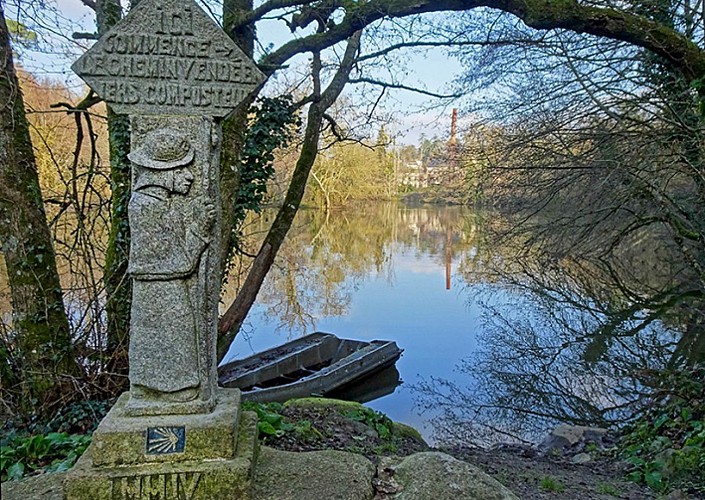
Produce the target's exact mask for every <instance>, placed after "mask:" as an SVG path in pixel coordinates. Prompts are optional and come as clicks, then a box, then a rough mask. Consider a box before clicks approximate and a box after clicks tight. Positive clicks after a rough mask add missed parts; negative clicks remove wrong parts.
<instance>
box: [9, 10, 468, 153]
mask: <svg viewBox="0 0 705 500" xmlns="http://www.w3.org/2000/svg"><path fill="white" fill-rule="evenodd" d="M18 4H19V5H22V6H27V5H31V3H27V2H22V1H21V0H8V1H7V3H6V5H7V6H6V7H5V9H6V14H7V16H8V17H9V18H13V17H15V15H14V13H15V12H16V11H17V7H16V5H18ZM49 5H51V3H49ZM54 5H55V6H56V13H52V12H51V11H50V10H48V9H46V10H43V11H41V12H40V13H38V16H37V17H39V18H40V19H41V20H42V21H44V24H45V29H43V30H41V34H42V37H43V38H44V41H46V42H47V45H49V42H50V41H51V42H52V44H51V45H53V46H57V45H58V47H59V48H58V49H55V50H53V51H52V53H41V52H34V51H29V50H24V51H20V53H21V57H22V59H21V60H22V64H23V66H24V67H25V68H26V69H27V70H29V71H31V72H33V73H35V74H37V75H46V76H48V77H51V78H55V79H58V80H60V81H62V82H64V83H66V84H68V85H69V86H71V87H72V88H74V89H76V90H77V91H79V92H80V89H81V87H82V82H81V81H80V80H78V78H77V77H75V75H74V74H73V72H72V71H71V69H70V65H71V63H72V62H73V61H74V60H75V59H76V58H77V57H78V56H79V55H80V54H81V52H82V51H83V50H84V48H85V47H87V46H89V45H90V43H91V42H89V41H85V40H83V41H74V40H72V39H71V38H70V33H71V32H73V31H81V32H93V31H94V26H95V24H94V22H95V21H94V16H93V12H92V11H91V9H89V8H88V7H86V6H85V5H83V3H82V2H81V1H80V0H54ZM57 24H61V25H62V26H64V31H65V32H66V33H68V36H66V35H63V36H61V35H60V34H59V33H58V31H57V30H55V29H53V28H51V27H50V26H52V25H57ZM258 36H259V39H260V41H261V42H262V46H265V47H266V46H267V45H268V44H269V43H270V42H271V43H273V44H274V46H275V47H278V46H280V45H281V44H282V43H283V42H284V41H287V40H289V39H290V38H291V34H290V33H288V30H287V29H286V28H285V27H284V26H283V25H282V23H275V22H274V21H269V22H263V23H260V24H258ZM82 47H83V48H82ZM404 57H405V58H406V59H407V61H408V66H409V68H411V69H412V70H413V71H411V74H410V76H409V77H408V79H407V80H406V81H405V82H404V83H406V84H408V85H411V86H415V85H422V86H425V87H426V88H427V89H428V90H432V91H436V92H440V93H443V92H444V91H446V92H447V91H448V87H447V85H448V83H449V82H450V81H451V80H452V79H453V78H454V77H455V76H456V74H458V73H459V72H460V70H461V67H460V64H459V63H458V62H457V61H456V60H455V59H451V58H449V57H447V56H446V55H445V54H444V52H443V51H442V50H440V49H437V50H433V51H429V52H428V53H427V54H423V53H412V54H410V55H406V54H405V56H404ZM301 60H302V61H303V59H301ZM349 87H350V86H349ZM354 90H355V89H353V88H351V89H350V92H348V95H350V96H354ZM375 92H376V91H375ZM368 93H369V91H368ZM375 95H376V93H375ZM387 95H388V96H389V97H388V99H387V100H386V102H385V107H386V112H387V113H386V114H388V115H390V116H392V117H393V119H394V123H391V124H388V125H386V126H385V129H386V130H387V132H388V133H389V134H390V135H393V136H396V142H397V144H418V143H419V141H420V138H421V137H422V136H426V137H433V136H438V137H439V138H441V139H447V137H448V134H449V130H450V116H451V110H452V107H453V106H455V105H457V103H456V104H453V103H446V104H445V105H441V106H437V107H434V108H432V109H427V108H428V106H429V104H430V103H431V100H430V99H429V98H428V97H427V96H424V95H421V94H417V93H413V92H408V91H402V90H391V91H389V92H388V93H387ZM352 98H353V99H354V97H352Z"/></svg>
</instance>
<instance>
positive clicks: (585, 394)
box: [229, 204, 680, 440]
mask: <svg viewBox="0 0 705 500" xmlns="http://www.w3.org/2000/svg"><path fill="white" fill-rule="evenodd" d="M484 219H485V218H483V217H482V216H481V215H480V214H477V213H475V212H473V211H471V210H470V209H466V208H461V207H422V208H407V207H404V206H401V205H393V204H386V205H367V206H365V207H362V208H355V209H347V210H345V211H342V212H334V213H331V214H329V215H328V216H326V214H323V213H321V212H317V211H303V212H302V213H301V214H300V217H299V219H298V220H297V222H296V228H295V229H294V230H293V231H292V234H291V237H290V238H289V240H288V242H287V243H286V245H285V247H284V248H283V249H282V251H281V253H280V256H279V260H278V262H277V264H276V269H275V270H274V271H273V272H272V274H271V275H270V276H269V277H268V278H267V282H266V284H265V287H264V289H263V290H262V292H261V293H260V296H259V298H258V303H257V305H256V307H255V308H254V310H253V311H252V313H251V314H250V317H249V319H248V324H247V325H246V327H245V329H244V330H245V331H244V332H243V333H242V334H241V335H240V336H239V337H238V338H237V339H236V340H235V342H234V343H233V345H232V347H231V349H230V352H229V358H239V357H245V356H248V355H250V354H252V353H253V352H257V351H260V350H263V349H266V348H269V347H272V346H275V345H278V344H281V343H283V342H286V341H287V340H289V339H292V338H295V337H298V336H301V335H303V334H305V333H311V332H313V331H324V332H330V333H334V334H336V335H338V336H339V337H345V338H352V339H361V340H372V339H386V340H394V341H396V342H397V344H398V345H399V346H400V347H401V348H403V349H404V354H403V356H402V358H401V359H400V360H399V362H398V363H397V368H398V370H399V373H400V376H401V379H402V380H403V383H402V384H401V385H400V386H398V387H397V388H396V390H394V392H393V393H392V394H389V395H386V396H384V397H381V398H379V399H376V400H374V401H370V402H368V403H366V404H367V405H368V406H370V407H372V408H374V409H377V410H380V411H383V412H384V413H386V414H387V415H389V416H390V417H391V418H392V419H394V420H397V421H401V422H405V423H408V424H411V425H413V426H415V427H417V428H419V429H421V430H422V431H423V433H424V434H425V436H426V437H430V438H432V437H435V438H438V439H441V440H454V439H470V438H473V439H478V440H482V436H487V435H488V433H494V434H495V435H496V434H497V433H498V432H499V433H500V434H501V433H503V432H505V431H506V432H511V433H512V434H513V435H520V436H523V437H528V438H530V437H531V436H532V432H534V433H535V432H538V431H539V430H540V428H541V426H542V425H543V426H546V425H549V424H550V422H553V421H575V422H578V423H586V422H587V421H592V422H594V421H597V422H596V423H604V422H605V421H619V419H620V418H623V410H622V409H619V408H620V407H622V406H623V403H625V402H629V401H632V400H633V401H638V399H639V398H638V395H639V392H640V390H641V384H640V383H639V381H638V380H636V379H634V378H633V377H631V376H630V375H629V373H630V372H636V371H638V370H644V369H647V368H652V367H659V366H663V365H665V364H668V363H669V362H671V361H673V360H674V356H675V354H674V352H675V350H676V346H677V345H678V343H679V340H680V335H679V334H678V333H677V332H675V331H671V330H669V329H668V328H667V327H666V325H664V324H663V323H661V322H660V321H647V320H646V319H645V317H644V314H643V311H641V310H636V311H635V312H634V314H633V315H632V316H631V317H629V318H625V320H624V321H622V322H621V323H620V324H619V325H617V326H616V327H615V328H614V329H613V332H612V333H613V335H611V336H609V338H607V337H605V335H604V334H602V336H600V333H599V332H603V331H604V330H603V328H602V327H603V326H604V324H605V323H606V322H609V321H610V320H609V317H608V315H606V314H605V311H606V310H607V308H603V310H601V307H602V306H601V304H600V303H598V302H596V300H598V299H600V300H607V302H609V301H610V300H611V299H605V298H604V297H598V298H595V297H592V296H589V292H590V289H591V287H589V286H585V284H584V283H578V282H577V281H576V280H574V279H569V278H570V277H571V276H572V275H571V274H570V273H571V272H572V268H571V266H570V265H565V266H563V267H564V268H565V269H563V268H562V267H561V266H560V265H559V266H556V268H555V269H546V268H545V267H542V268H541V270H542V272H544V273H545V274H546V276H547V278H546V279H544V280H542V279H537V278H536V276H535V275H534V274H533V273H532V272H530V269H531V266H539V267H540V265H539V264H537V263H536V262H534V263H532V262H528V263H527V262H524V263H522V265H521V266H516V265H515V264H516V262H517V261H515V259H514V258H513V255H514V250H513V249H512V248H511V246H508V247H506V248H505V247H492V246H491V245H488V244H486V243H485V241H486V236H487V235H488V234H489V227H490V226H491V223H492V221H491V220H489V221H487V220H484ZM263 229H264V223H263V226H262V227H255V228H254V230H255V231H257V230H263ZM527 269H529V271H528V274H527ZM596 272H597V271H596ZM565 273H568V274H565ZM573 274H574V273H573ZM527 276H529V277H528V278H527ZM537 282H538V284H539V285H540V286H538V287H537V286H536V285H537ZM568 299H569V300H568ZM634 329H636V330H637V331H638V333H637V334H634V335H629V334H627V333H629V332H631V331H633V330H634ZM619 332H622V333H623V335H618V333H619ZM625 332H626V333H625ZM527 408H528V409H530V410H531V411H529V412H528V413H527V411H526V410H527ZM532 413H539V415H532ZM488 439H489V438H488Z"/></svg>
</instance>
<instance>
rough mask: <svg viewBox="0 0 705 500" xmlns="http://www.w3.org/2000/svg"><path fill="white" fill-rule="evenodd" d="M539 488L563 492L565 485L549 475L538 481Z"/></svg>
mask: <svg viewBox="0 0 705 500" xmlns="http://www.w3.org/2000/svg"><path fill="white" fill-rule="evenodd" d="M539 488H540V489H542V490H544V491H550V492H553V493H563V492H564V491H565V486H564V485H563V484H561V483H560V482H559V481H558V480H556V479H555V478H553V477H551V476H545V477H544V478H542V479H541V482H540V483H539Z"/></svg>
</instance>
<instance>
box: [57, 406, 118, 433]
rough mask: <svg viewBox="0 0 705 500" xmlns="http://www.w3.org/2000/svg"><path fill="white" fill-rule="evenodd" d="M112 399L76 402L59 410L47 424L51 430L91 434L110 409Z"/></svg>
mask: <svg viewBox="0 0 705 500" xmlns="http://www.w3.org/2000/svg"><path fill="white" fill-rule="evenodd" d="M114 402H115V400H114V399H110V400H85V401H77V402H75V403H71V404H69V405H66V406H64V407H63V408H61V409H60V410H59V411H58V412H57V413H56V415H55V416H54V417H53V418H52V419H51V420H50V421H49V422H48V423H47V427H48V428H49V429H51V430H56V431H59V432H69V433H79V434H86V433H90V432H93V431H94V430H95V428H96V427H98V424H99V423H100V421H101V420H102V419H103V417H105V415H106V414H107V413H108V410H110V408H111V407H112V405H113V403H114Z"/></svg>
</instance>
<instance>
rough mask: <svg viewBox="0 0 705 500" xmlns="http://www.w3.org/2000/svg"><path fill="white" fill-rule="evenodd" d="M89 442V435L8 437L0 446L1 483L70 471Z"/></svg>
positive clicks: (65, 434) (56, 434)
mask: <svg viewBox="0 0 705 500" xmlns="http://www.w3.org/2000/svg"><path fill="white" fill-rule="evenodd" d="M90 442H91V437H90V436H89V435H80V434H74V435H70V434H67V433H65V432H50V433H48V434H35V435H33V436H17V435H14V436H13V435H7V436H5V437H3V439H2V447H0V472H1V476H2V480H3V481H10V480H14V479H20V478H22V477H23V476H25V475H28V474H31V473H32V472H35V471H42V472H60V471H65V470H68V469H70V468H71V467H72V466H73V464H74V463H76V460H78V457H80V456H81V455H82V454H83V452H84V451H86V448H87V447H88V445H89V444H90Z"/></svg>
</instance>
